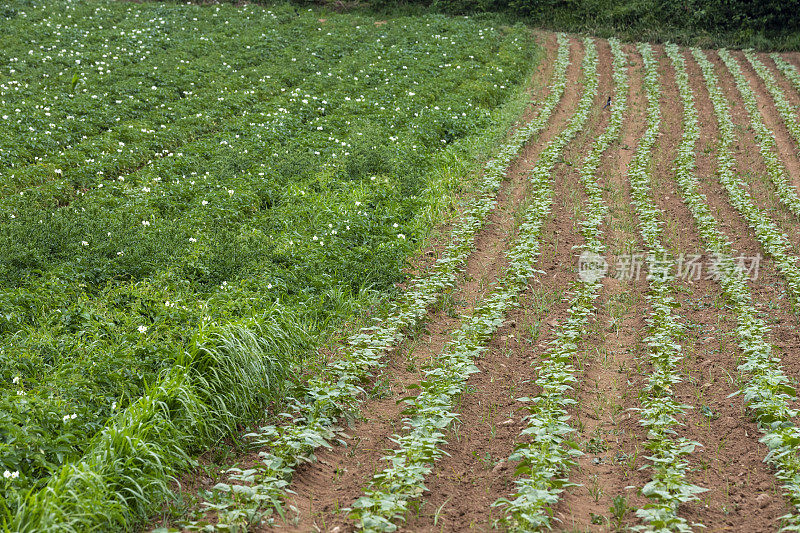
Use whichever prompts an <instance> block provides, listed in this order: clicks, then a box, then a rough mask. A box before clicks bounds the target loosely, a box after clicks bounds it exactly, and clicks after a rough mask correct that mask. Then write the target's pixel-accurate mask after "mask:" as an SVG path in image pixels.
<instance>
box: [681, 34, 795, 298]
mask: <svg viewBox="0 0 800 533" xmlns="http://www.w3.org/2000/svg"><path fill="white" fill-rule="evenodd" d="M693 53H694V57H695V59H696V60H697V63H698V65H699V66H700V69H701V70H702V71H703V76H704V77H705V80H706V86H707V87H708V91H709V94H710V96H711V100H712V102H713V104H714V113H715V114H716V117H717V123H718V124H719V129H720V132H721V135H722V137H721V139H720V146H719V152H718V155H717V157H718V160H719V169H718V172H717V178H718V179H719V181H720V183H722V185H723V187H724V188H725V191H726V192H727V194H728V199H729V200H730V203H731V205H733V207H734V208H735V209H736V210H737V211H738V212H739V213H740V214H741V215H742V216H743V217H744V219H745V220H746V221H747V224H748V225H749V226H750V227H751V228H753V231H755V234H756V238H757V239H758V241H759V242H760V243H761V246H762V247H763V249H764V251H765V252H766V253H767V254H768V255H769V256H770V257H771V258H772V260H773V261H775V265H776V267H777V268H778V271H779V272H780V273H781V275H782V276H783V278H784V279H785V280H786V283H787V285H788V287H789V291H790V292H791V295H792V301H793V306H794V307H795V308H796V309H800V268H798V266H797V263H798V258H797V256H795V255H793V254H792V253H791V250H792V247H791V244H790V242H789V239H788V237H787V236H786V235H785V234H784V233H782V232H781V230H780V229H779V228H778V226H777V224H775V222H774V221H773V220H772V218H771V217H770V215H769V213H768V212H767V211H765V210H763V209H759V208H758V207H756V205H755V203H754V202H753V198H752V196H751V195H750V193H749V192H748V191H747V185H746V184H745V183H744V182H743V181H742V180H741V179H740V178H739V177H737V176H736V175H734V172H733V169H734V166H735V163H734V159H733V153H732V149H733V144H734V142H735V140H736V134H735V133H734V131H735V129H734V124H733V120H732V119H731V114H730V106H729V103H728V101H727V100H726V98H725V96H724V95H723V94H722V91H721V90H720V88H719V80H718V78H717V75H716V73H715V72H714V66H713V64H712V63H711V62H710V61H709V60H708V59H707V58H706V56H705V54H702V53H698V51H697V50H693ZM762 125H763V124H762ZM770 135H771V133H770ZM773 140H774V139H773ZM769 153H771V154H773V155H774V153H773V152H772V151H769ZM787 186H788V184H787Z"/></svg>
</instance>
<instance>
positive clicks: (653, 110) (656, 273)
mask: <svg viewBox="0 0 800 533" xmlns="http://www.w3.org/2000/svg"><path fill="white" fill-rule="evenodd" d="M638 49H639V52H640V54H641V55H642V60H643V62H644V68H645V74H644V87H645V91H646V94H647V127H646V130H645V132H644V135H643V136H642V138H641V141H640V142H639V146H638V147H637V149H636V153H635V155H634V157H633V161H632V163H631V166H630V170H629V172H628V179H629V181H630V184H631V196H632V202H633V205H634V207H635V210H636V216H637V218H638V220H639V233H640V235H641V237H642V240H643V242H644V245H645V248H646V249H647V269H648V275H647V280H648V283H649V286H650V291H649V293H648V294H647V301H648V303H649V304H650V307H651V312H650V317H649V318H648V325H649V334H648V336H647V337H646V338H645V339H644V342H645V344H646V345H647V347H648V357H649V361H650V363H651V365H652V372H651V374H650V376H649V377H648V381H647V385H646V386H645V387H644V390H643V393H642V394H641V396H640V401H641V404H642V407H641V409H640V424H641V425H642V426H643V427H644V428H646V429H647V441H646V442H645V443H644V447H645V448H647V449H648V450H649V451H650V455H649V456H648V457H647V459H649V460H650V462H651V464H650V465H648V466H649V468H650V469H652V471H653V475H652V478H651V480H650V481H649V482H648V483H647V484H645V486H644V487H642V494H644V495H645V496H647V498H648V499H649V500H650V501H649V502H648V503H647V504H646V505H645V506H644V508H642V509H638V510H637V511H636V515H637V516H638V517H640V518H641V519H642V520H644V522H646V525H645V526H641V527H640V528H638V529H640V530H648V531H649V530H652V529H655V530H665V531H691V525H690V524H689V523H688V522H687V521H686V519H685V518H683V517H681V516H678V507H679V506H680V505H681V504H684V503H687V502H689V501H692V500H697V499H698V497H697V494H699V493H701V492H704V491H705V490H706V489H704V488H702V487H698V486H696V485H693V484H691V483H689V482H688V480H687V472H688V468H689V464H688V462H687V456H688V455H689V454H691V453H692V452H693V451H694V450H695V448H696V447H697V446H699V445H700V444H699V443H698V442H695V441H692V440H689V439H687V438H686V437H679V436H678V435H677V432H676V429H677V426H679V425H682V422H680V420H679V419H680V418H682V417H683V416H684V414H685V412H686V410H687V409H691V408H692V407H691V406H689V405H683V404H680V403H679V402H677V401H676V399H675V398H674V396H673V388H674V386H675V385H677V384H678V383H680V382H681V381H682V378H681V375H680V371H679V370H678V365H679V364H680V362H681V360H682V359H683V356H682V348H681V345H680V344H679V342H678V338H679V337H680V335H681V329H682V326H681V324H680V322H679V321H678V318H679V317H678V316H677V315H675V314H674V313H673V312H672V309H673V308H674V307H676V306H677V304H676V302H675V296H674V294H675V288H674V286H673V283H674V275H673V272H672V265H671V261H670V260H669V258H668V253H667V249H666V248H665V247H664V245H663V243H662V242H661V235H662V230H661V227H662V224H663V220H662V215H663V213H662V212H661V210H659V209H658V207H657V206H656V205H655V202H654V200H653V190H652V183H651V178H652V176H651V168H652V151H653V146H654V145H655V143H656V139H657V137H658V135H659V130H660V128H661V110H660V105H661V104H660V97H661V86H660V83H659V76H658V61H657V60H656V59H655V57H654V54H653V49H652V47H651V46H650V45H649V44H645V43H643V44H640V45H639V47H638ZM666 50H667V53H668V54H669V55H670V56H671V57H674V55H675V54H676V49H675V47H672V46H667V47H666Z"/></svg>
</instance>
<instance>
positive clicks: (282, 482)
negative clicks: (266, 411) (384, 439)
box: [184, 34, 570, 530]
mask: <svg viewBox="0 0 800 533" xmlns="http://www.w3.org/2000/svg"><path fill="white" fill-rule="evenodd" d="M558 45H559V48H558V54H557V58H556V63H555V67H554V69H553V75H552V79H551V84H550V92H549V94H548V96H547V97H546V99H545V100H544V101H543V103H542V105H541V107H540V111H539V113H538V115H537V116H536V118H535V119H534V120H532V121H531V122H530V123H528V124H526V125H524V126H522V127H520V128H519V129H518V130H517V131H516V132H514V134H513V135H512V136H511V138H510V139H509V141H508V142H507V143H505V144H504V145H503V147H502V148H501V149H500V152H499V154H498V156H497V157H496V158H495V159H493V160H491V161H489V162H488V163H487V164H486V167H485V170H484V177H483V183H482V187H481V193H480V195H479V196H478V197H477V198H476V199H474V200H472V202H471V203H470V205H469V207H468V209H467V210H466V212H465V214H464V216H463V217H462V218H461V220H460V222H459V224H458V225H457V226H456V228H455V229H454V231H453V233H452V236H451V239H452V242H451V243H450V244H449V246H448V247H447V249H446V250H445V252H444V253H443V255H442V257H441V258H440V259H438V260H437V261H436V264H435V266H434V267H433V269H432V273H431V274H430V275H429V276H427V277H426V278H422V279H418V280H415V281H412V282H411V283H410V287H411V288H410V289H409V290H408V291H407V292H406V293H404V294H403V296H402V298H401V300H400V301H399V302H397V303H396V304H394V306H393V309H392V310H391V312H390V313H389V316H388V317H386V318H384V319H381V320H380V321H379V322H380V324H376V325H375V326H371V327H367V328H364V329H362V330H361V332H359V333H357V334H355V335H353V336H351V337H350V338H349V339H348V344H349V345H350V349H349V353H347V354H346V355H345V356H343V357H342V358H341V359H339V360H337V361H335V362H334V363H332V364H331V365H330V367H329V369H328V370H329V372H330V374H331V375H330V376H329V377H328V378H327V379H326V378H320V379H318V380H314V381H312V382H311V383H309V384H308V386H307V388H306V389H305V391H304V394H303V395H302V396H298V397H293V398H290V399H289V405H290V411H288V412H286V413H282V417H283V418H284V419H285V423H283V424H281V425H269V426H265V427H261V428H259V429H258V430H257V431H256V432H254V433H249V434H248V435H246V437H248V438H250V439H251V444H252V446H254V447H256V448H258V449H262V451H260V452H259V456H260V461H261V462H260V463H259V464H257V465H255V466H254V467H252V468H250V469H247V470H241V469H238V468H232V469H230V470H229V471H228V475H229V481H230V482H229V483H219V484H217V485H216V486H215V487H214V498H212V500H213V501H208V502H205V503H203V507H204V511H206V512H209V513H214V514H215V515H216V524H217V526H216V527H217V528H218V529H224V528H225V527H233V526H235V525H241V524H245V525H246V524H255V523H259V522H261V521H262V520H264V519H267V518H268V517H269V516H270V515H272V514H273V511H275V512H277V513H278V514H280V515H281V516H283V515H284V509H283V503H282V501H283V497H284V495H285V493H286V491H287V488H288V486H289V484H290V482H291V479H292V477H293V475H294V471H295V470H296V468H297V467H298V466H299V465H300V464H302V463H306V462H313V461H315V460H316V457H315V455H314V451H315V450H316V449H317V448H319V447H326V448H331V447H332V444H333V443H334V442H339V443H342V442H343V441H341V440H340V437H341V436H342V435H341V434H342V428H341V427H339V426H338V425H337V424H338V421H339V420H341V419H343V418H344V419H348V420H352V419H353V418H354V417H355V416H356V415H357V412H358V406H359V404H360V402H361V399H362V398H363V395H364V394H363V393H364V390H363V389H362V384H363V383H365V382H366V381H368V379H369V377H370V376H371V375H372V373H373V372H374V371H375V370H376V369H379V368H380V367H381V366H382V364H383V363H382V360H383V358H384V356H385V354H386V353H387V352H388V351H389V350H390V349H391V348H392V347H393V346H396V345H397V344H398V343H399V342H401V341H402V339H403V338H404V333H403V332H404V331H408V330H413V329H414V326H415V325H416V324H417V323H419V321H420V320H421V319H422V318H423V317H424V316H425V315H426V313H427V309H428V307H429V306H430V305H431V304H433V303H434V302H435V301H436V300H437V299H438V298H439V297H440V296H441V295H442V294H443V292H444V291H446V290H448V289H451V288H452V287H453V286H454V284H455V281H456V274H457V272H458V271H459V269H461V268H462V267H463V265H464V263H465V261H466V259H467V257H468V256H469V255H470V253H471V252H472V249H473V246H474V242H475V236H476V234H477V233H478V232H479V231H480V229H481V228H482V227H483V225H484V223H485V220H486V217H487V215H488V213H489V212H490V211H491V210H492V209H494V207H495V206H496V203H497V201H496V194H497V191H498V190H499V187H500V184H501V182H502V181H503V180H504V179H505V177H506V174H507V172H508V169H509V168H510V166H511V163H512V161H513V160H514V159H515V158H516V157H517V155H518V154H519V152H520V150H521V149H522V147H523V146H524V145H525V144H526V143H527V142H528V141H529V140H530V139H531V138H532V137H533V136H534V135H537V134H538V133H539V132H541V131H542V130H543V129H544V127H545V126H546V125H547V124H548V122H549V120H550V117H551V115H552V113H553V111H554V110H555V108H556V106H557V105H558V103H559V102H560V101H561V99H562V97H563V95H564V91H565V88H566V83H567V76H566V72H567V67H568V66H569V48H570V47H569V40H568V38H567V37H566V36H565V35H564V34H559V35H558ZM209 527H211V525H210V524H209V523H208V521H207V520H197V521H190V522H187V523H186V524H184V528H185V529H188V530H192V529H194V530H200V529H203V528H206V529H207V528H209Z"/></svg>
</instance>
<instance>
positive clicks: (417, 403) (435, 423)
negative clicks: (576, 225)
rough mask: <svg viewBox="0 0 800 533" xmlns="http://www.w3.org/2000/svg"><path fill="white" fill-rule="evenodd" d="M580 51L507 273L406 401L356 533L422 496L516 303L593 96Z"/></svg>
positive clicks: (359, 512)
mask: <svg viewBox="0 0 800 533" xmlns="http://www.w3.org/2000/svg"><path fill="white" fill-rule="evenodd" d="M584 48H585V53H584V59H583V70H584V73H585V82H584V83H585V85H586V90H585V92H584V95H583V97H582V98H581V100H580V103H579V104H578V109H577V111H576V113H575V115H574V116H573V117H572V119H571V121H570V123H569V124H568V125H567V127H566V128H565V129H564V130H563V131H562V132H561V133H560V134H559V135H558V136H557V137H556V139H554V140H553V141H551V143H550V144H549V145H548V147H547V148H545V150H544V151H543V152H542V153H541V155H540V156H539V160H538V162H537V164H536V168H535V170H534V171H533V173H532V176H531V185H532V187H531V191H532V198H531V204H530V206H529V207H528V209H527V211H526V213H525V217H524V220H523V222H522V223H521V224H520V226H519V228H518V234H517V238H516V241H515V243H514V246H513V247H512V248H511V250H509V252H508V254H507V255H508V258H509V265H508V271H507V272H506V274H505V275H504V276H503V277H502V278H501V279H500V281H499V282H498V284H497V287H496V288H495V289H494V290H493V291H492V293H491V294H490V295H489V296H488V297H487V298H486V301H485V303H483V304H482V305H481V306H480V307H478V308H476V309H475V311H474V313H473V315H472V316H471V317H470V318H468V319H467V320H466V321H465V323H464V325H463V326H462V327H461V328H460V329H459V330H457V331H456V332H455V333H454V334H453V338H452V340H451V341H450V342H449V343H448V344H447V346H446V347H445V349H444V350H443V352H442V353H441V354H440V355H439V356H438V357H437V360H436V362H435V364H434V366H433V367H432V368H431V369H430V370H427V371H426V377H425V380H424V381H423V382H422V383H421V385H420V388H421V392H420V394H419V395H418V396H417V397H415V398H412V399H408V400H406V403H407V408H406V411H405V413H406V414H407V417H406V418H405V419H404V426H405V430H406V432H405V434H403V435H395V436H394V438H393V441H394V442H396V443H397V444H398V447H397V448H396V449H395V450H394V451H393V452H392V453H391V455H389V456H388V457H385V459H386V460H387V461H389V463H390V466H388V467H387V468H385V469H384V470H383V471H381V472H378V473H377V474H375V475H374V476H373V477H372V479H371V480H370V483H369V486H368V488H367V490H366V492H365V495H364V496H362V497H361V498H359V499H358V500H356V502H355V503H354V504H353V508H352V509H351V510H350V516H351V517H353V518H356V519H358V525H359V527H360V528H362V529H363V530H365V531H394V530H395V529H396V528H397V526H396V525H395V523H394V522H395V521H399V520H403V518H404V515H405V513H406V512H407V510H408V505H409V502H410V501H411V500H413V499H415V498H419V497H420V496H421V495H422V493H423V492H424V491H425V486H424V484H423V483H424V480H425V477H426V476H427V475H428V474H430V472H431V471H432V469H433V466H434V463H435V461H436V460H437V459H439V458H440V457H441V456H442V455H443V454H444V453H445V452H444V451H443V450H442V445H443V444H445V443H446V441H445V436H446V435H445V430H446V428H447V427H449V426H450V424H451V423H452V422H453V421H454V420H455V419H456V418H457V417H458V414H456V413H454V412H452V409H453V404H454V402H455V400H456V398H457V397H458V396H459V395H461V394H462V393H463V392H464V388H465V386H466V382H467V379H468V377H469V375H470V374H471V373H474V372H477V371H478V369H477V368H476V367H475V366H474V364H473V361H474V360H475V358H476V357H478V356H479V355H480V354H481V352H483V351H484V350H485V349H486V343H487V342H488V340H489V339H490V338H491V336H492V335H493V334H494V332H495V331H496V330H497V328H498V327H500V326H501V325H502V324H503V321H504V319H505V315H506V313H507V312H508V310H509V309H510V308H511V307H512V306H514V305H516V304H517V298H518V296H519V294H520V292H521V291H522V290H523V289H524V288H525V287H526V286H527V283H528V279H529V278H530V277H531V276H532V275H533V274H534V265H535V263H536V261H537V258H538V255H539V251H540V250H539V238H540V235H541V231H542V227H543V225H544V221H545V218H546V217H547V215H548V214H549V212H550V206H551V203H552V183H551V181H550V176H549V174H550V171H551V170H552V168H553V166H555V164H556V162H557V160H558V158H559V157H560V154H561V152H562V150H563V148H564V146H566V144H567V143H568V142H569V140H571V139H572V138H573V137H574V136H575V134H576V133H577V132H578V131H579V130H580V129H581V128H582V127H583V125H584V124H585V123H586V119H587V118H588V115H589V110H590V107H591V105H592V102H593V100H594V97H595V96H596V94H597V67H596V62H597V51H596V49H595V46H594V42H593V41H592V40H591V39H587V40H586V41H585V46H584Z"/></svg>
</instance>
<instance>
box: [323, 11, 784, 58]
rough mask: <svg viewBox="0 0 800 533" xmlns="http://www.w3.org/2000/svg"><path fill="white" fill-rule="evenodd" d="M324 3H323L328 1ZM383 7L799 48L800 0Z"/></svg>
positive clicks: (663, 38) (630, 35)
mask: <svg viewBox="0 0 800 533" xmlns="http://www.w3.org/2000/svg"><path fill="white" fill-rule="evenodd" d="M323 3H324V2H323ZM369 3H370V5H372V6H373V7H378V8H380V9H397V8H398V7H409V6H415V7H424V8H427V9H432V10H434V11H443V12H446V13H484V12H502V13H506V14H507V15H508V16H509V17H510V18H512V19H514V20H521V21H524V22H527V23H529V24H533V25H537V26H544V27H546V28H550V29H557V30H566V31H575V32H586V33H593V34H596V35H602V36H605V37H610V36H617V37H621V38H624V39H626V40H631V41H634V40H647V41H660V42H667V41H673V42H680V43H685V44H692V45H698V46H705V47H712V46H714V47H720V46H729V47H736V48H748V47H752V48H758V49H779V50H800V17H798V16H797V14H798V13H800V1H798V0H766V1H758V2H753V1H748V0H684V1H681V2H668V1H664V0H404V1H402V2H397V1H396V0H373V1H372V2H369Z"/></svg>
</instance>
